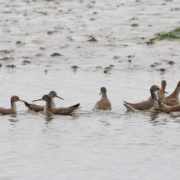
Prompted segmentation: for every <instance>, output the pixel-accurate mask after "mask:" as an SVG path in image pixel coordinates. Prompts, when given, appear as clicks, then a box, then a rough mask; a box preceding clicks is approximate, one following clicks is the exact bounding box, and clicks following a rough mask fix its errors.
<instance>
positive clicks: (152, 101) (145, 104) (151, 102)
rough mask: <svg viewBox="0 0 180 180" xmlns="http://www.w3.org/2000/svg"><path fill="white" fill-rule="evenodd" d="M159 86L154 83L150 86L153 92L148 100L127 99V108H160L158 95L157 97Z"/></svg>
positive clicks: (133, 109)
mask: <svg viewBox="0 0 180 180" xmlns="http://www.w3.org/2000/svg"><path fill="white" fill-rule="evenodd" d="M159 90H160V89H159V87H158V86H156V85H153V86H152V87H151V88H150V93H151V97H150V98H149V99H148V100H147V101H142V102H140V103H135V104H132V103H128V102H126V101H124V106H125V107H126V108H127V110H130V111H135V110H151V109H155V108H158V107H159V105H158V97H157V94H156V93H157V92H158V91H159Z"/></svg>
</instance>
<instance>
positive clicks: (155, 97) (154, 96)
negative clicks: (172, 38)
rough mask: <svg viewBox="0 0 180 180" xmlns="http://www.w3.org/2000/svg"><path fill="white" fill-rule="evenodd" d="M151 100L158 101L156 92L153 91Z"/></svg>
mask: <svg viewBox="0 0 180 180" xmlns="http://www.w3.org/2000/svg"><path fill="white" fill-rule="evenodd" d="M151 98H152V99H153V100H158V98H157V94H156V92H154V91H151Z"/></svg>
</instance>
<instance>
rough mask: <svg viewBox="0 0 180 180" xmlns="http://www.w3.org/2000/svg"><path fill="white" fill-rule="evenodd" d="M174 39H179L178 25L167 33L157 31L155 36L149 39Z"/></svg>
mask: <svg viewBox="0 0 180 180" xmlns="http://www.w3.org/2000/svg"><path fill="white" fill-rule="evenodd" d="M164 39H166V40H174V39H180V27H179V28H176V29H174V30H173V31H171V32H167V33H158V34H157V35H156V37H155V38H152V39H150V41H155V40H158V41H161V40H164Z"/></svg>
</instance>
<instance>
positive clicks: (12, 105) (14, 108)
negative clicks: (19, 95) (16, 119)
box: [11, 101, 16, 112]
mask: <svg viewBox="0 0 180 180" xmlns="http://www.w3.org/2000/svg"><path fill="white" fill-rule="evenodd" d="M11 109H12V110H13V112H16V103H15V102H12V101H11Z"/></svg>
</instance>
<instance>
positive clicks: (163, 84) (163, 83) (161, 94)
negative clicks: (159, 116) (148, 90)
mask: <svg viewBox="0 0 180 180" xmlns="http://www.w3.org/2000/svg"><path fill="white" fill-rule="evenodd" d="M166 84H167V83H166V81H165V80H162V81H161V89H160V90H159V92H158V93H157V95H158V99H159V101H160V102H161V101H162V100H163V99H164V98H165V93H167V92H166V91H165V89H166Z"/></svg>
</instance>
